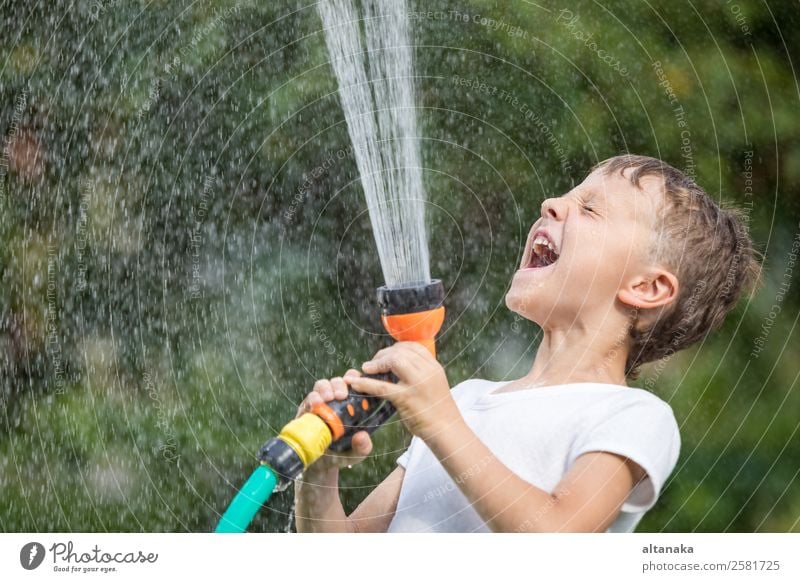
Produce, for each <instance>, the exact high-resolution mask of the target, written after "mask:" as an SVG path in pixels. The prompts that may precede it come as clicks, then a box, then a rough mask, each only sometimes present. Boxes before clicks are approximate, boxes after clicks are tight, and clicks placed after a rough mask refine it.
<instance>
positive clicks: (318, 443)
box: [278, 412, 333, 467]
mask: <svg viewBox="0 0 800 582" xmlns="http://www.w3.org/2000/svg"><path fill="white" fill-rule="evenodd" d="M278 438H280V439H282V440H283V441H284V442H285V443H286V444H287V445H289V446H290V447H292V449H293V450H294V452H295V453H297V456H298V457H300V460H301V461H303V465H305V466H306V467H308V466H309V465H310V464H311V463H313V462H314V461H316V460H317V459H319V458H320V457H321V456H322V455H324V454H325V450H326V449H327V448H328V446H330V444H331V442H332V441H333V435H331V431H330V429H329V428H328V425H327V424H325V421H323V420H322V419H321V418H320V417H319V416H317V415H316V414H311V413H310V412H307V413H306V414H304V415H303V416H301V417H300V418H295V419H294V420H293V421H291V422H290V423H289V424H287V425H286V426H284V427H283V430H282V431H281V434H279V435H278Z"/></svg>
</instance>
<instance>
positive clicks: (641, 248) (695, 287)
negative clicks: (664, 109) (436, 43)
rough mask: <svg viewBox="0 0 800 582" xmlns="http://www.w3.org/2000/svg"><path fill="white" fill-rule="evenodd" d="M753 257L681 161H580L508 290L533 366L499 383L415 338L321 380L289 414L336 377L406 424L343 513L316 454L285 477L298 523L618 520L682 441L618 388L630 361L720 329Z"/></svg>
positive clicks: (753, 270)
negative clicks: (366, 487)
mask: <svg viewBox="0 0 800 582" xmlns="http://www.w3.org/2000/svg"><path fill="white" fill-rule="evenodd" d="M759 270H760V267H759V263H758V261H757V256H756V252H755V251H754V249H753V245H752V242H751V240H750V238H749V236H748V233H747V228H746V225H745V223H744V221H743V220H742V219H741V217H740V216H739V215H738V214H736V213H734V212H732V211H730V210H723V209H721V208H720V207H718V206H717V205H716V204H715V203H714V202H713V201H712V200H711V199H710V198H709V197H708V196H707V195H706V193H705V192H704V191H703V190H702V189H701V188H700V187H698V186H697V185H696V184H695V183H694V182H693V181H692V180H691V179H689V178H687V177H686V176H685V175H684V174H682V173H681V172H680V171H678V170H676V169H675V168H673V167H671V166H669V165H667V164H666V163H664V162H661V161H660V160H657V159H654V158H648V157H644V156H630V155H626V156H618V157H615V158H611V159H609V160H606V161H604V162H602V163H600V164H598V165H597V166H596V167H595V168H593V170H592V172H591V174H590V175H589V176H588V177H587V178H586V180H585V181H584V182H583V183H582V184H580V185H579V186H577V187H576V188H574V189H573V190H571V191H570V192H568V193H567V194H565V195H564V196H562V197H560V198H551V199H548V200H545V201H544V203H543V204H542V208H541V218H540V219H539V220H537V221H536V222H535V223H534V225H533V227H532V228H531V231H530V234H529V236H528V240H527V244H526V247H525V252H524V256H523V259H522V263H521V265H520V268H519V270H518V271H517V272H516V273H515V275H514V278H513V281H512V283H511V287H510V289H509V291H508V293H507V295H506V305H507V306H508V307H509V309H511V310H512V311H514V312H516V313H517V314H519V315H520V316H522V317H525V318H526V319H529V320H531V321H533V322H535V323H536V324H538V325H539V326H540V327H541V328H542V330H543V337H542V341H541V344H540V345H539V348H538V351H537V353H536V357H535V360H534V362H533V366H532V368H531V370H530V372H529V373H528V374H526V375H525V376H524V377H523V378H520V379H518V380H514V381H510V382H491V381H487V380H478V379H473V380H467V381H466V382H462V383H461V384H459V385H457V386H456V387H454V388H453V390H452V391H451V390H450V386H449V384H448V382H447V377H446V376H445V372H444V369H443V368H442V366H441V365H440V364H439V363H438V362H437V361H436V360H435V359H434V358H433V357H432V356H431V355H430V354H429V353H428V351H427V350H426V349H425V348H423V347H421V346H419V345H416V344H414V343H408V342H399V343H396V344H394V345H392V346H390V347H388V348H385V349H382V350H380V351H379V352H378V353H377V354H375V356H374V358H373V359H372V360H371V361H369V362H366V363H365V364H364V365H363V367H362V369H363V371H364V372H366V373H375V372H382V371H388V370H391V371H392V372H394V373H395V374H396V375H397V377H398V378H399V379H400V382H399V383H398V384H388V383H384V382H380V381H376V380H372V379H367V378H363V377H360V373H359V372H358V371H356V370H349V371H348V372H347V373H346V374H345V376H344V378H333V379H331V380H320V381H318V382H317V383H316V384H315V386H314V391H313V392H312V393H311V394H309V395H308V397H307V398H306V399H305V401H304V402H303V404H302V405H301V407H300V410H299V413H302V412H304V411H306V410H307V409H308V408H309V407H310V405H311V404H313V403H314V402H317V401H320V400H326V401H327V400H331V399H333V398H344V397H345V395H346V394H347V390H348V385H349V386H352V387H353V388H354V389H356V390H359V391H361V392H365V393H368V394H373V395H376V396H381V397H384V398H387V399H389V400H390V401H391V402H392V403H393V404H394V405H395V407H396V408H397V410H398V413H399V416H400V419H401V420H402V421H403V423H404V424H405V426H406V427H407V428H408V430H409V431H410V432H411V433H412V434H413V435H414V438H413V439H412V442H411V445H410V447H409V448H408V450H407V451H406V452H405V453H404V454H403V455H401V456H400V458H399V459H398V460H397V463H398V465H399V466H398V467H397V468H396V469H395V470H394V471H393V472H392V473H391V474H390V475H389V476H388V477H387V478H386V479H385V480H384V481H383V482H382V483H381V484H380V485H379V486H378V487H376V488H375V490H374V491H372V493H371V494H370V495H369V496H368V497H367V498H366V499H365V500H364V501H363V503H361V505H359V506H358V508H356V509H355V511H353V513H351V514H350V515H345V513H344V510H343V508H342V505H341V502H340V500H339V492H338V471H339V467H342V466H345V465H353V464H355V463H357V462H359V461H361V460H363V458H364V457H365V456H366V455H368V454H369V453H370V451H371V449H372V443H371V441H370V438H369V435H368V434H367V433H365V432H361V433H358V434H357V435H355V437H354V439H353V451H352V452H350V453H348V454H345V455H340V456H334V455H331V454H328V455H326V456H324V457H323V458H322V459H320V460H319V461H318V462H317V463H316V464H314V465H312V466H311V467H310V468H309V469H308V471H306V473H305V474H304V476H303V479H302V481H298V482H297V484H296V495H297V508H296V510H297V529H298V531H345V532H366V531H369V532H376V531H390V532H399V531H420V532H423V531H496V532H521V531H529V532H545V531H547V532H552V531H590V532H599V531H615V532H627V531H633V530H634V529H635V527H636V525H637V523H638V522H639V520H640V519H641V518H642V516H643V515H644V513H645V512H646V511H647V510H649V509H650V508H651V507H653V505H654V504H655V502H656V500H657V498H658V495H659V493H660V491H661V488H662V486H663V485H664V483H665V481H666V479H667V477H668V476H669V475H670V473H671V472H672V470H673V468H674V467H675V464H676V462H677V459H678V454H679V450H680V435H679V432H678V425H677V423H676V421H675V417H674V415H673V413H672V409H671V408H670V406H669V405H668V404H667V403H665V402H664V401H662V400H661V399H660V398H658V397H657V396H655V395H653V394H652V393H650V392H647V391H645V390H642V389H639V388H631V387H628V386H627V384H626V378H635V377H636V374H637V371H638V367H639V366H640V365H641V364H643V363H646V362H651V361H655V360H658V359H661V358H664V357H667V356H669V355H670V354H672V353H674V352H675V351H677V350H679V349H682V348H685V347H687V346H688V345H690V344H692V343H694V342H695V341H697V340H699V339H702V338H703V337H705V336H706V335H707V334H708V333H709V332H710V331H711V330H713V329H715V328H717V327H719V325H720V324H721V323H722V321H723V319H724V318H725V316H726V315H727V314H728V312H729V311H730V310H731V309H733V307H734V306H735V304H736V301H737V300H738V298H739V297H740V296H741V295H742V293H744V292H745V291H746V290H748V289H751V288H754V287H755V285H756V284H757V279H758V273H759Z"/></svg>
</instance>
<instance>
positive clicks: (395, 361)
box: [349, 342, 645, 532]
mask: <svg viewBox="0 0 800 582" xmlns="http://www.w3.org/2000/svg"><path fill="white" fill-rule="evenodd" d="M363 369H364V371H365V372H367V373H370V374H371V373H378V372H386V371H392V372H394V374H395V375H396V376H397V377H398V378H399V379H400V381H399V382H398V383H396V384H391V383H388V382H383V381H380V380H376V379H373V378H367V377H353V378H350V379H349V383H350V384H351V385H352V386H353V388H355V389H356V390H359V391H361V392H366V393H367V394H371V395H373V396H378V397H380V398H388V399H389V400H391V401H392V404H394V405H395V407H396V408H397V410H398V412H399V413H400V417H401V418H402V419H403V422H404V424H405V425H406V427H407V428H408V429H409V431H410V432H411V433H412V434H414V435H415V436H417V437H419V438H421V439H422V440H423V441H425V443H426V444H427V445H428V448H429V449H430V450H431V451H432V452H433V454H434V455H436V458H437V459H438V460H439V462H440V463H441V464H442V466H443V467H444V468H445V469H446V470H447V472H448V473H449V475H450V477H451V478H452V479H453V481H454V482H455V483H457V484H458V487H459V488H460V489H461V491H462V493H463V494H464V495H465V496H466V498H467V499H468V500H469V502H470V503H471V504H472V506H473V508H474V509H475V511H477V512H478V514H479V515H480V516H481V518H482V519H483V521H484V522H485V523H486V524H487V526H488V527H489V528H490V529H492V530H493V531H512V532H513V531H604V530H605V529H607V528H608V526H609V525H610V524H611V523H612V522H613V521H614V519H616V516H617V515H618V514H619V511H620V509H621V507H622V504H623V503H624V502H625V499H626V498H627V497H628V495H629V494H630V493H631V491H632V489H633V487H634V486H635V485H636V483H638V482H639V481H640V480H641V479H642V478H643V477H644V475H645V473H644V471H643V470H642V469H641V468H640V467H639V466H638V465H637V464H636V463H634V462H633V461H630V460H629V459H627V458H625V457H622V456H619V455H615V454H612V453H605V452H589V453H585V454H583V455H581V456H579V457H578V458H577V460H576V461H575V463H574V464H573V466H572V468H571V469H570V470H569V472H568V473H567V475H565V477H564V478H563V479H562V481H561V482H560V483H559V484H558V485H557V487H556V488H555V489H554V490H553V492H552V493H548V492H547V491H544V490H543V489H540V488H538V487H536V486H534V485H532V484H531V483H528V482H527V481H525V480H524V479H522V478H521V477H519V476H517V475H516V474H515V473H513V472H512V471H511V470H510V469H509V468H508V467H506V466H505V465H504V464H503V463H502V462H501V461H500V460H499V459H498V458H497V457H495V456H494V454H493V453H492V452H491V451H490V450H489V448H488V447H487V446H486V445H484V444H483V443H482V442H481V441H480V439H479V438H478V436H477V435H476V434H475V433H474V432H473V431H472V429H471V428H470V427H469V426H468V425H467V423H466V421H465V420H464V417H463V416H461V412H460V411H459V409H458V406H457V404H456V402H455V401H454V399H453V398H452V395H451V394H450V386H449V384H448V382H447V376H446V375H445V372H444V369H443V368H442V366H441V364H439V362H437V361H436V359H435V358H433V356H432V355H431V353H430V352H428V350H426V349H425V348H424V347H422V346H420V345H418V344H415V343H413V342H397V343H395V344H393V345H392V346H390V347H388V348H384V349H382V350H380V351H379V352H378V353H377V354H375V356H374V357H373V359H372V360H371V361H369V362H364V365H363Z"/></svg>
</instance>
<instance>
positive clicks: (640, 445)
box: [570, 398, 680, 513]
mask: <svg viewBox="0 0 800 582" xmlns="http://www.w3.org/2000/svg"><path fill="white" fill-rule="evenodd" d="M592 451H606V452H609V453H615V454H617V455H621V456H623V457H627V458H629V459H631V460H632V461H634V462H635V463H637V464H638V465H639V466H640V467H641V468H642V469H644V471H645V472H646V473H647V475H646V476H645V478H644V479H642V480H641V481H640V482H639V483H638V484H636V486H635V487H634V488H633V489H632V490H631V493H630V495H629V496H628V498H627V499H626V500H625V503H623V505H622V508H621V510H622V511H623V512H626V513H640V512H645V511H647V510H649V509H650V508H651V507H653V505H655V503H656V501H657V500H658V496H659V494H660V493H661V489H662V487H663V486H664V483H665V482H666V480H667V478H668V477H669V475H670V473H672V470H673V469H674V468H675V464H676V463H677V462H678V455H679V453H680V432H679V430H678V423H677V422H676V421H675V415H674V414H673V412H672V409H671V408H670V407H669V405H668V404H666V403H665V402H663V401H661V400H658V399H656V398H648V399H642V400H639V401H635V402H633V403H630V404H627V405H625V406H623V407H622V408H620V409H619V410H617V411H615V412H612V413H611V414H609V415H608V416H607V417H606V418H604V419H603V420H601V421H600V422H599V423H598V424H597V425H595V426H593V427H591V428H589V429H588V430H586V431H585V432H584V433H582V434H581V435H580V436H579V437H578V438H577V439H576V440H575V443H574V444H573V447H572V450H571V452H570V464H571V463H572V462H573V461H574V460H575V459H577V458H578V457H579V456H580V455H582V454H584V453H588V452H592Z"/></svg>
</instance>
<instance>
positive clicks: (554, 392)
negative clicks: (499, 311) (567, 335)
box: [388, 379, 680, 532]
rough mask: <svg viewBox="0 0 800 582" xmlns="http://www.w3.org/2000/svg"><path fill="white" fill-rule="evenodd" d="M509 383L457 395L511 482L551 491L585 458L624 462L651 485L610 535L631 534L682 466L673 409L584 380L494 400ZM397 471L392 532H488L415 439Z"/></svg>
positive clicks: (481, 383) (470, 385) (481, 385)
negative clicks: (604, 454) (598, 455)
mask: <svg viewBox="0 0 800 582" xmlns="http://www.w3.org/2000/svg"><path fill="white" fill-rule="evenodd" d="M508 383H509V382H491V381H488V380H477V379H475V380H467V381H466V382H462V383H461V384H458V385H457V386H455V387H454V388H453V390H452V395H453V398H454V399H455V401H456V403H457V404H458V407H459V409H460V411H461V414H462V416H463V417H464V420H465V421H466V422H467V424H468V425H469V426H470V428H471V429H472V430H473V431H474V432H475V434H477V435H478V438H480V439H481V441H482V442H483V443H484V444H485V445H486V446H487V447H488V448H489V449H490V450H491V451H492V453H493V454H494V455H495V456H496V457H497V458H498V459H499V460H500V461H501V462H502V463H503V464H504V465H506V467H508V468H509V469H510V470H511V471H513V472H514V473H515V474H516V475H518V476H519V477H521V478H522V479H524V480H525V481H528V482H529V483H531V484H533V485H535V486H536V487H539V488H540V489H543V490H545V491H547V492H548V493H550V492H552V491H553V490H554V489H555V487H556V485H557V484H558V482H559V481H561V479H562V477H564V475H565V474H566V473H567V471H568V470H569V468H570V466H571V465H572V463H573V462H574V461H575V459H576V458H577V457H578V456H580V455H581V454H583V453H587V452H590V451H608V452H611V453H616V454H618V455H623V456H625V457H628V458H630V459H631V460H633V461H635V462H636V463H638V464H639V466H641V467H642V468H643V469H644V470H645V471H646V472H647V477H646V478H645V479H644V480H642V481H641V482H640V483H639V484H638V485H636V486H635V487H634V488H633V490H632V491H631V494H630V495H629V497H628V499H627V500H626V501H625V503H624V504H623V505H622V509H621V512H620V514H619V516H618V517H617V519H616V520H615V521H614V523H612V524H611V526H610V527H609V528H608V530H607V531H609V532H630V531H633V530H634V529H635V528H636V525H637V524H638V523H639V520H640V519H641V518H642V516H643V515H644V514H645V512H646V511H647V510H649V509H650V508H651V507H653V505H655V503H656V500H657V499H658V495H659V493H660V491H661V488H662V486H663V485H664V482H665V481H666V480H667V477H669V475H670V473H671V472H672V470H673V468H674V467H675V464H676V462H677V460H678V454H679V452H680V434H679V432H678V424H677V422H676V421H675V416H674V415H673V413H672V409H671V408H670V406H669V405H668V404H667V403H666V402H664V401H663V400H661V399H660V398H658V397H657V396H655V395H654V394H652V393H650V392H648V391H646V390H642V389H639V388H630V387H626V386H619V385H615V384H596V383H588V382H586V383H577V384H561V385H558V386H544V387H539V388H529V389H524V390H517V391H511V392H502V393H499V394H490V393H491V392H494V391H495V390H497V389H499V388H500V387H502V386H503V385H505V384H508ZM397 463H398V464H399V465H401V466H403V467H404V468H405V476H404V478H403V484H402V487H401V489H400V498H399V499H398V502H397V510H396V512H395V515H394V517H393V519H392V522H391V523H390V524H389V529H388V531H389V532H488V531H490V530H489V528H488V527H487V526H486V524H485V523H484V522H483V520H482V519H481V518H480V516H479V515H478V513H477V512H476V511H475V510H474V509H473V508H472V506H471V505H470V503H469V502H468V501H467V498H466V497H465V496H464V494H463V493H461V490H460V489H459V488H458V485H457V484H456V483H455V482H454V481H453V480H452V479H451V478H450V476H449V475H448V474H447V471H445V469H444V467H442V465H441V464H440V463H439V461H438V459H437V458H436V457H435V456H434V454H433V453H432V452H431V451H430V449H429V448H428V447H427V445H426V444H425V443H424V442H423V441H422V440H421V439H419V438H417V437H414V438H413V439H412V441H411V445H410V446H409V448H408V450H406V452H405V453H403V454H402V455H401V456H400V458H398V459H397ZM477 469H478V468H476V474H477ZM478 478H479V477H478Z"/></svg>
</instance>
